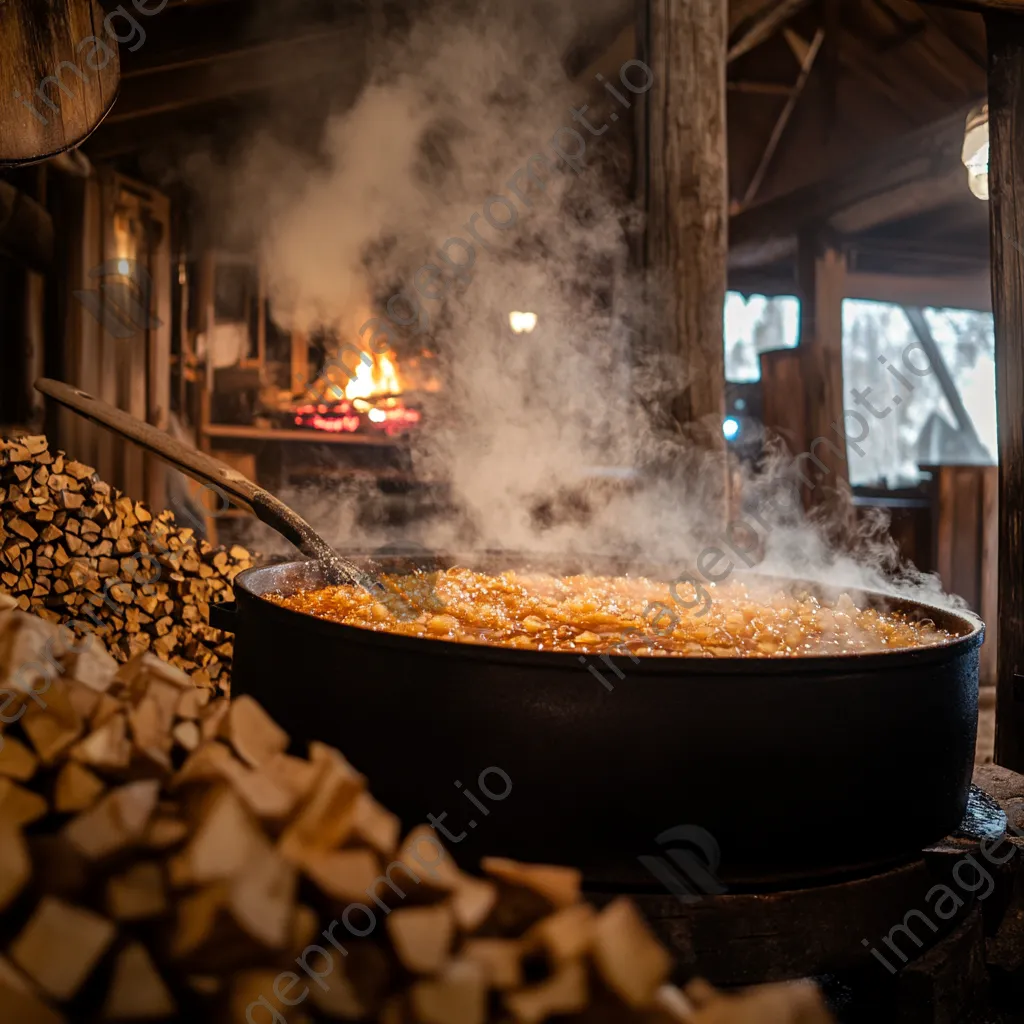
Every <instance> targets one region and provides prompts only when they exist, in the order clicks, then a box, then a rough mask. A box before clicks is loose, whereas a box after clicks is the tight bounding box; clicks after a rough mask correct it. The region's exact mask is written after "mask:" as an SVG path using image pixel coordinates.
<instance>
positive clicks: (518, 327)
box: [508, 310, 537, 334]
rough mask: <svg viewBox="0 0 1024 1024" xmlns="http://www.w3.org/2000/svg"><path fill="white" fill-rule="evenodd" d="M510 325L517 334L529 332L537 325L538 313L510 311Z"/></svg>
mask: <svg viewBox="0 0 1024 1024" xmlns="http://www.w3.org/2000/svg"><path fill="white" fill-rule="evenodd" d="M508 325H509V327H511V328H512V330H513V332H514V333H515V334H529V333H530V332H531V331H532V330H533V329H534V328H535V327H536V326H537V314H536V313H520V312H519V311H518V310H517V311H515V312H512V313H509V315H508Z"/></svg>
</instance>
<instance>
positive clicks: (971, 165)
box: [960, 103, 988, 199]
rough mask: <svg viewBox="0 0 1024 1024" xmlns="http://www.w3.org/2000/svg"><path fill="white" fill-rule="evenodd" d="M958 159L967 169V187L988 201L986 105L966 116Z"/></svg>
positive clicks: (976, 108)
mask: <svg viewBox="0 0 1024 1024" xmlns="http://www.w3.org/2000/svg"><path fill="white" fill-rule="evenodd" d="M960 159H961V160H962V161H963V164H964V167H966V168H967V187H968V188H969V189H970V190H971V192H973V193H974V195H976V196H977V197H978V198H979V199H988V104H987V103H983V104H982V105H981V106H980V107H975V108H974V109H973V110H972V111H971V112H970V113H969V114H968V115H967V126H966V128H965V129H964V148H963V150H962V152H961V155H960Z"/></svg>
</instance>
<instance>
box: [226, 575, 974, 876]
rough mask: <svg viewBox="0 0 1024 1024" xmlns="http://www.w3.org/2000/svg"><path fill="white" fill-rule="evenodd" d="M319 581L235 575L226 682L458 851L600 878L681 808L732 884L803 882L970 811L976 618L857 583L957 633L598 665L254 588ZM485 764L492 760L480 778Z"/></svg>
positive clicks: (910, 841) (878, 859) (896, 848)
mask: <svg viewBox="0 0 1024 1024" xmlns="http://www.w3.org/2000/svg"><path fill="white" fill-rule="evenodd" d="M403 561H404V560H398V561H397V562H396V563H395V564H396V565H397V564H399V563H401V562H403ZM381 562H383V563H384V567H385V568H388V564H387V559H383V560H382V559H377V563H378V564H380V563H381ZM464 564H465V563H464ZM505 567H507V565H506V566H505ZM320 585H322V577H321V570H320V568H319V567H318V566H317V565H316V564H315V563H312V562H293V563H289V564H285V565H274V566H269V567H265V568H257V569H250V570H249V571H247V572H244V573H242V574H241V575H240V576H239V577H238V578H237V580H236V581H235V592H236V597H237V602H236V604H235V605H232V606H222V607H220V608H218V609H217V610H216V611H215V613H214V620H215V624H216V625H218V626H220V627H221V628H225V629H229V630H230V631H232V632H234V634H235V665H234V676H233V684H232V685H233V693H234V694H235V695H236V696H237V695H240V694H251V695H252V696H253V697H255V698H256V699H258V700H259V701H260V702H261V703H262V704H263V705H264V707H266V708H267V709H268V711H269V712H270V713H271V714H272V715H273V716H274V717H275V718H276V719H277V721H278V722H280V723H281V725H282V726H284V727H285V728H286V729H287V730H288V731H289V732H290V733H291V734H292V735H293V736H295V737H297V738H299V739H300V740H302V741H306V740H310V739H319V740H323V741H325V742H327V743H330V744H333V745H335V746H337V747H338V748H340V749H341V750H342V751H344V753H345V754H346V755H347V756H348V757H349V759H350V760H351V761H352V762H353V763H354V764H355V765H356V766H357V767H358V768H359V769H360V770H362V771H363V772H365V773H366V774H367V775H368V776H369V778H370V780H371V784H372V787H373V791H374V793H375V795H376V796H377V797H378V798H379V799H380V800H381V801H382V802H383V803H384V804H385V805H386V806H388V807H390V808H392V809H393V810H395V811H396V812H397V813H398V814H400V815H401V817H402V819H403V823H404V824H405V825H406V826H410V825H412V824H414V823H417V822H420V821H424V820H425V819H426V818H427V815H429V814H432V815H435V816H436V817H435V820H437V819H439V818H440V816H441V815H442V814H446V815H447V817H446V818H444V819H443V825H444V828H445V829H446V830H447V831H448V832H449V833H450V834H451V835H452V836H453V837H454V836H462V835H463V834H464V836H463V838H460V839H458V840H457V841H454V842H452V841H449V843H448V845H449V848H450V849H451V851H452V852H453V854H454V855H455V857H456V858H457V859H459V860H460V861H463V862H464V863H466V864H467V865H472V864H473V863H475V860H476V859H477V857H478V856H479V855H480V854H481V853H500V854H502V855H505V856H512V857H518V858H523V859H530V860H540V861H554V862H565V863H573V864H577V865H583V866H585V867H587V868H588V869H589V870H593V871H594V872H595V873H598V872H599V870H600V867H601V865H607V864H621V863H625V862H629V863H631V864H635V863H636V857H637V855H638V854H641V853H644V852H650V851H651V850H652V848H653V847H654V846H655V838H656V837H657V836H658V835H659V834H660V833H662V832H663V831H665V830H668V829H670V828H672V827H674V826H678V825H691V826H698V827H700V828H703V829H705V830H706V831H707V832H710V833H711V835H712V836H714V838H715V839H716V840H717V842H718V844H719V846H720V849H721V856H722V863H721V867H720V869H719V871H720V875H721V877H723V878H725V879H727V880H729V879H743V878H755V877H756V878H765V877H783V876H790V877H799V876H801V875H802V874H804V875H810V874H816V873H820V872H821V871H833V870H842V869H845V868H855V867H863V866H866V865H868V864H871V865H877V864H880V863H883V862H886V861H890V860H895V859H898V858H900V857H903V856H907V855H909V854H912V853H914V852H915V851H919V850H920V849H921V848H922V846H925V845H927V844H929V843H931V842H934V841H936V840H938V839H940V838H942V837H943V836H945V835H947V834H948V833H949V832H951V831H953V830H954V829H955V828H956V826H957V825H958V824H959V822H960V820H961V817H962V815H963V812H964V808H965V806H966V801H967V794H968V788H969V784H970V779H971V772H972V766H973V760H974V744H975V733H976V728H977V713H978V711H977V707H978V706H977V697H978V649H979V647H980V645H981V642H982V636H983V631H984V627H983V626H982V624H981V623H980V622H979V621H978V620H977V619H975V618H974V617H972V616H967V615H960V614H953V613H950V612H947V611H942V610H939V609H935V608H930V607H927V606H922V605H915V604H912V603H909V602H906V601H900V600H894V599H891V598H887V597H885V596H883V595H879V594H869V595H866V598H867V599H868V600H870V601H871V602H873V603H875V604H877V605H879V606H881V605H885V606H887V607H890V608H901V609H903V610H905V611H907V612H909V613H910V614H912V615H920V616H922V617H924V616H927V617H929V618H931V619H933V620H934V621H935V622H936V623H937V624H938V625H940V626H943V627H945V628H946V629H948V630H951V631H953V632H955V633H957V634H958V636H959V639H956V640H954V641H952V642H950V643H947V644H944V645H940V646H934V647H929V648H923V649H916V650H908V651H896V652H893V653H883V654H865V655H856V656H840V657H820V658H801V659H742V658H734V659H729V658H726V659H703V658H696V659H694V658H672V657H668V658H645V659H643V660H642V661H641V662H640V664H634V663H633V662H632V661H631V660H630V659H628V658H621V657H617V658H614V659H613V664H614V666H615V668H614V669H611V668H609V667H608V666H607V665H606V664H604V663H602V662H601V661H600V660H599V659H597V658H591V659H586V660H585V662H586V663H581V659H580V657H579V656H577V655H574V654H565V653H544V652H536V651H520V650H511V649H501V648H495V647H484V646H475V645H467V644H458V643H450V642H446V641H440V640H426V639H424V640H420V639H416V638H409V637H402V636H395V635H391V634H385V633H373V632H370V631H367V630H361V629H356V628H353V627H349V626H343V625H339V624H336V623H331V622H327V621H323V620H319V619H316V618H313V617H311V616H308V615H304V614H301V613H299V612H295V611H291V610H289V609H286V608H282V607H280V606H278V605H275V604H273V603H271V602H269V601H266V600H263V598H262V595H264V594H267V593H270V592H280V593H285V594H287V593H290V592H294V591H295V590H297V589H302V588H309V587H317V586H320ZM806 586H808V587H810V586H811V585H810V584H807V585H806ZM591 667H593V668H597V669H599V670H600V671H601V672H602V673H603V675H604V677H605V678H606V679H607V680H608V682H609V683H610V684H612V685H613V687H614V688H613V689H612V690H608V689H607V688H606V687H605V685H603V684H602V682H601V681H600V680H599V679H598V678H597V677H596V676H595V675H594V674H593V673H592V672H591V671H590V668H591ZM616 670H617V671H616ZM618 673H621V676H622V677H621V678H619V675H618ZM489 768H495V769H499V770H500V771H494V772H490V773H489V774H486V775H485V776H484V778H483V779H482V780H481V778H480V776H481V773H484V772H485V771H486V769H489ZM501 773H504V775H505V776H507V777H508V779H510V780H511V786H512V788H511V792H508V794H507V795H504V794H505V792H506V790H507V784H506V783H505V782H504V781H503V778H502V774H501ZM465 790H469V791H470V793H471V794H472V795H473V796H474V797H475V798H476V799H477V800H479V801H480V803H481V804H482V805H483V807H484V808H485V809H486V811H487V812H488V813H486V814H484V813H483V812H482V811H481V810H480V809H479V807H478V805H477V804H475V803H474V802H473V801H472V800H471V799H470V796H469V795H468V794H467V793H466V792H465ZM487 791H489V792H491V793H493V794H495V795H496V796H500V797H501V799H496V798H495V799H489V798H488V796H487V795H486V793H487Z"/></svg>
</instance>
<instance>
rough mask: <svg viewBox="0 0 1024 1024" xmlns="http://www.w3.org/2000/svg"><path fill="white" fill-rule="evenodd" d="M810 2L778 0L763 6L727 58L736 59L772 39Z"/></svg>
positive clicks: (732, 46) (803, 0)
mask: <svg viewBox="0 0 1024 1024" xmlns="http://www.w3.org/2000/svg"><path fill="white" fill-rule="evenodd" d="M809 2H810V0H776V2H775V3H773V4H770V5H767V6H765V7H764V8H762V10H761V12H760V13H759V14H758V15H757V16H756V18H755V19H754V20H753V22H752V23H751V24H750V25H749V27H747V28H746V29H745V30H744V31H743V32H742V34H741V35H740V37H739V39H737V40H736V42H734V43H733V44H732V45H731V46H730V47H729V51H728V54H727V60H729V61H734V60H736V58H737V57H742V56H743V54H745V53H749V52H750V51H751V50H753V49H754V47H755V46H760V45H761V43H763V42H764V41H765V40H766V39H770V38H771V37H772V36H773V35H775V33H776V32H777V31H778V30H779V29H780V28H781V27H782V26H783V25H784V24H785V23H786V22H787V21H789V19H790V18H792V17H793V15H794V14H796V13H797V11H799V10H801V8H803V7H806V6H807V4H808V3H809Z"/></svg>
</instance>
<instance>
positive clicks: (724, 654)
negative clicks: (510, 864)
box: [267, 568, 957, 658]
mask: <svg viewBox="0 0 1024 1024" xmlns="http://www.w3.org/2000/svg"><path fill="white" fill-rule="evenodd" d="M383 582H384V585H385V588H386V591H387V592H386V594H385V595H384V596H383V597H378V596H374V595H371V594H370V593H368V592H367V591H365V590H362V589H360V588H358V587H350V586H336V587H325V588H322V589H317V590H306V591H301V592H299V593H297V594H293V595H290V596H282V595H274V594H270V595H267V599H268V600H270V601H273V602H275V603H276V604H280V605H283V606H284V607H286V608H291V609H293V610H295V611H299V612H304V613H306V614H308V615H314V616H316V617H317V618H321V619H328V620H330V621H332V622H340V623H344V624H345V625H347V626H356V627H359V628H360V629H370V630H374V631H376V632H385V633H396V634H399V635H402V636H415V637H429V638H434V639H438V640H449V641H455V642H458V643H468V644H490V645H495V646H501V647H514V648H520V649H524V650H532V651H566V652H576V653H580V654H605V653H609V654H614V653H616V652H618V653H626V652H628V653H630V654H631V655H634V656H638V657H670V656H676V657H694V658H735V657H750V658H784V657H811V656H834V655H844V654H867V653H872V652H880V651H892V650H904V649H907V648H915V647H925V646H929V645H932V644H938V643H943V642H947V641H950V640H953V639H955V637H956V635H957V634H955V633H951V632H949V631H948V630H945V629H941V628H939V627H938V626H936V624H935V623H934V622H932V621H931V620H930V619H920V620H917V619H913V618H911V617H909V616H907V615H906V614H905V613H904V612H900V611H886V610H880V609H876V608H872V607H868V606H867V605H863V606H861V605H859V604H858V603H857V602H855V601H854V599H853V598H852V597H851V596H849V595H848V594H841V595H840V596H839V597H838V598H837V599H836V600H835V601H833V602H826V601H823V600H821V599H820V598H819V597H817V596H815V595H813V594H811V593H804V592H800V591H797V590H792V591H786V590H781V589H776V590H772V589H768V588H762V587H760V586H758V587H756V588H755V587H754V586H753V585H751V584H748V583H744V582H736V581H733V582H728V583H725V584H722V585H717V586H714V585H713V586H710V587H708V589H707V593H708V594H709V595H710V601H707V600H700V599H699V595H697V593H696V591H695V589H694V588H693V586H692V585H691V584H683V585H679V586H677V587H675V588H674V593H673V592H671V591H670V588H669V585H668V584H666V583H660V582H658V581H656V580H650V579H645V578H642V577H639V578H634V577H623V576H547V575H539V574H523V573H517V572H503V573H500V574H499V575H490V574H487V573H481V572H475V571H473V570H470V569H464V568H453V569H447V570H444V571H442V572H435V573H414V574H409V575H395V576H385V577H384V580H383ZM687 606H689V607H687Z"/></svg>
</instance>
